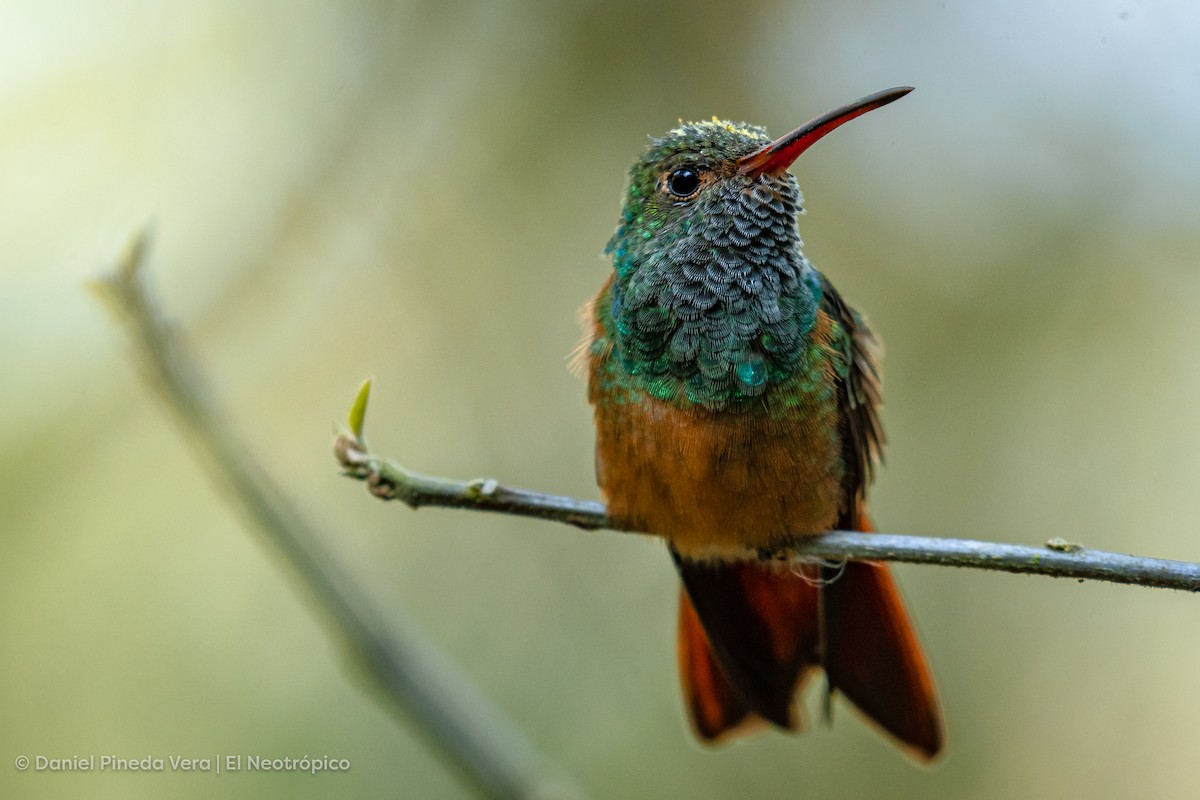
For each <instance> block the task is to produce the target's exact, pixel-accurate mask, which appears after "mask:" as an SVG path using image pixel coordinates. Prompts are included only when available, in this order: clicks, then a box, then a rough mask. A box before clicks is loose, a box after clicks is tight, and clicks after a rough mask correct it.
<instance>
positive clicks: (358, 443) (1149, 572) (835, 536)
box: [333, 381, 1200, 592]
mask: <svg viewBox="0 0 1200 800" xmlns="http://www.w3.org/2000/svg"><path fill="white" fill-rule="evenodd" d="M370 389H371V383H370V381H367V382H365V383H363V385H362V388H361V389H359V393H358V396H357V397H356V398H355V401H354V404H353V405H352V406H351V410H350V419H349V426H348V428H347V429H346V430H344V431H342V432H340V433H338V435H337V436H336V437H335V438H334V443H333V450H334V455H335V456H336V457H337V460H338V462H339V463H340V464H341V465H342V467H343V469H344V473H345V474H346V475H347V476H349V477H351V478H356V479H358V480H363V481H366V483H367V486H368V487H369V489H370V491H371V493H372V494H373V495H375V496H376V497H379V498H381V499H384V500H401V501H403V502H404V503H405V505H407V506H409V507H410V508H413V509H416V508H420V507H421V506H442V507H446V508H461V509H466V510H470V511H492V512H498V513H501V514H515V515H517V516H523V517H535V518H538V519H545V520H551V521H555V522H563V523H566V524H568V525H573V526H575V527H577V528H583V529H585V530H596V529H600V528H609V529H612V530H621V529H620V528H616V527H615V526H614V524H613V522H612V520H610V519H609V518H608V515H607V514H606V513H605V509H604V505H603V504H601V503H597V502H595V501H590V500H577V499H575V498H573V497H562V496H559V495H549V494H543V493H541V492H533V491H530V490H528V489H519V488H514V487H510V486H504V485H502V484H500V483H499V482H498V481H496V480H494V479H491V478H481V479H476V480H472V481H456V480H450V479H446V478H434V477H430V476H428V475H421V474H419V473H416V472H413V471H411V470H409V469H407V468H405V467H403V466H401V465H400V464H399V463H397V462H396V461H393V460H392V459H388V458H383V457H380V456H376V455H373V454H372V453H371V452H370V451H369V450H368V448H367V444H366V437H365V435H364V424H365V421H366V408H367V400H368V398H369V396H370ZM780 557H781V558H788V559H791V560H793V561H795V562H797V563H802V562H804V561H806V560H811V559H814V558H820V559H872V560H875V561H900V562H904V563H907V564H934V565H938V566H944V567H966V568H970V569H982V570H993V571H996V572H1017V573H1026V574H1030V575H1045V576H1047V577H1051V578H1076V579H1079V580H1081V581H1083V580H1094V581H1107V582H1109V583H1124V584H1131V585H1134V586H1146V587H1156V588H1161V589H1180V590H1183V591H1188V592H1197V591H1200V564H1194V563H1190V562H1186V561H1171V560H1167V559H1161V558H1146V557H1144V556H1134V555H1126V554H1123V553H1110V552H1105V551H1103V550H1092V549H1090V548H1085V547H1083V546H1082V545H1079V544H1075V543H1073V542H1068V541H1066V540H1064V539H1062V538H1059V537H1055V538H1053V539H1051V540H1049V541H1048V542H1046V544H1045V545H1044V546H1043V547H1028V546H1023V545H1015V544H1004V543H1000V542H981V541H976V540H972V539H951V538H946V537H930V536H901V535H897V534H889V533H861V532H859V531H831V532H829V533H825V534H821V535H818V536H806V537H802V538H798V539H796V540H795V541H793V542H790V543H788V544H787V545H786V546H785V547H783V548H782V553H781V554H780Z"/></svg>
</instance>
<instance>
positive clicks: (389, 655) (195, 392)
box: [92, 229, 581, 799]
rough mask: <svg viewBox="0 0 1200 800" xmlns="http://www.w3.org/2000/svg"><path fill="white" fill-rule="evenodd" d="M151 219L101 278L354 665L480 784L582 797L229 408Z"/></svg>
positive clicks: (246, 510)
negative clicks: (152, 261)
mask: <svg viewBox="0 0 1200 800" xmlns="http://www.w3.org/2000/svg"><path fill="white" fill-rule="evenodd" d="M149 244H150V237H149V230H148V229H146V230H143V231H142V232H141V233H140V234H139V235H138V236H136V237H135V238H134V240H133V241H132V242H131V243H130V245H129V247H128V248H127V250H126V252H125V254H124V256H123V257H122V258H121V260H120V262H119V264H118V265H117V267H116V269H114V270H113V271H112V272H111V273H110V274H108V275H106V276H104V277H102V278H100V279H99V280H96V281H95V282H94V283H93V284H92V286H93V288H94V289H95V290H96V293H97V295H99V296H100V297H101V298H102V299H103V300H105V301H106V302H107V303H108V304H109V306H110V307H111V309H112V310H113V312H114V314H115V315H116V316H117V317H118V318H119V319H120V320H121V321H122V322H124V323H125V325H126V327H127V329H128V332H129V335H130V337H131V338H132V340H133V342H134V344H135V345H136V351H137V355H138V356H139V360H140V362H141V364H142V366H143V368H144V373H145V376H146V378H147V379H148V381H149V382H150V384H151V385H152V386H153V387H154V388H155V389H157V390H158V393H159V395H160V396H161V398H162V399H163V401H164V403H165V405H166V406H167V408H168V409H169V410H170V411H171V412H172V413H173V414H174V415H175V417H176V419H177V420H178V421H179V422H180V423H181V425H182V426H183V428H184V429H185V431H186V433H187V434H188V439H189V441H190V442H191V444H192V446H193V447H194V448H195V450H196V451H197V452H198V454H199V455H200V456H201V457H202V459H203V460H204V462H205V464H206V466H207V467H208V472H209V475H210V477H211V478H212V479H213V481H214V482H215V483H216V484H218V486H219V487H220V488H222V489H224V490H225V492H226V494H227V496H229V497H231V498H232V499H233V501H234V503H235V505H236V506H237V507H238V509H239V510H240V511H241V512H242V514H243V515H244V516H245V518H246V519H247V520H248V521H249V522H250V523H251V530H253V531H256V532H258V533H259V534H260V535H261V536H262V539H263V544H264V545H265V546H266V547H267V548H268V549H270V550H272V551H274V552H275V553H277V554H279V555H281V556H282V557H283V559H284V563H285V564H286V565H287V567H289V568H290V570H291V573H292V576H293V577H294V578H295V579H296V585H297V586H298V587H299V588H300V589H301V591H302V593H303V594H304V595H305V597H306V599H308V600H309V601H310V603H309V604H310V606H311V607H312V608H313V609H315V611H316V612H317V615H318V616H319V617H320V618H321V620H322V621H323V622H324V623H325V625H326V629H327V630H328V631H329V633H330V634H331V636H332V637H333V638H334V639H335V640H337V641H339V643H340V645H341V646H342V648H343V649H344V651H345V655H346V657H347V659H348V661H349V663H350V667H351V671H352V672H353V673H355V674H356V675H358V676H360V677H362V678H365V679H366V680H367V682H368V683H369V684H371V685H372V686H373V687H374V688H375V689H377V690H378V691H379V693H380V694H381V695H382V696H383V698H384V699H385V700H386V701H387V702H388V705H389V707H390V708H392V709H394V710H400V711H402V712H403V717H404V719H405V720H406V722H408V724H411V725H413V726H414V727H416V728H417V729H418V730H419V731H420V732H421V733H422V734H423V735H424V736H425V737H426V738H427V739H428V740H429V741H430V743H431V744H432V745H433V746H434V748H435V749H436V751H437V752H438V754H439V755H440V756H441V757H442V758H443V759H444V760H445V761H446V762H447V763H448V764H449V765H451V766H452V767H453V768H454V769H455V770H456V771H457V772H458V773H459V774H460V775H461V776H462V777H463V778H464V779H466V780H467V781H468V782H469V783H471V784H473V785H474V786H475V788H476V789H477V790H479V792H480V793H481V794H483V795H485V796H488V797H497V798H539V799H540V798H547V799H548V798H574V797H579V796H581V795H580V793H579V791H578V790H577V789H575V788H574V787H573V786H572V785H571V784H570V783H569V782H568V781H567V780H566V779H565V778H564V777H562V776H561V775H559V774H558V773H557V771H556V769H555V768H554V767H553V766H552V765H551V764H550V763H549V762H548V761H547V760H546V759H545V758H544V757H543V756H542V755H541V754H539V753H538V752H537V751H536V750H535V748H534V747H533V745H532V744H531V743H530V742H529V741H528V740H527V739H526V738H525V736H524V735H523V734H522V733H521V732H520V731H519V730H518V729H517V728H516V727H515V726H514V725H513V724H512V723H511V722H510V721H509V720H508V719H507V718H505V716H504V715H503V713H502V712H501V711H500V710H499V709H497V708H496V707H495V706H494V705H493V704H492V703H491V702H490V701H489V700H488V699H487V698H485V697H484V696H483V695H482V694H481V693H480V692H479V691H478V690H477V689H476V688H475V687H474V686H473V685H472V684H471V683H470V682H469V681H468V680H467V679H466V677H465V676H464V675H462V674H461V673H460V672H459V671H458V669H457V667H455V665H454V664H453V663H452V661H451V660H450V659H449V658H448V657H447V656H446V655H444V654H443V653H442V652H440V650H439V649H438V648H437V646H436V645H435V644H434V643H433V642H432V641H430V640H429V639H428V638H427V637H426V636H425V635H424V634H423V633H422V632H421V631H420V630H419V629H418V628H417V627H416V626H415V625H414V624H413V623H411V622H406V621H405V620H404V618H403V614H402V613H401V612H400V611H399V610H398V609H395V608H392V609H389V610H388V611H387V613H386V614H381V613H380V612H379V610H378V609H377V608H376V607H375V605H374V604H373V603H372V602H371V600H370V599H369V598H367V597H366V596H364V595H363V594H362V593H361V592H360V591H359V590H358V588H357V582H356V580H355V578H354V576H353V575H351V574H348V573H346V572H344V571H343V570H342V569H341V568H340V567H339V565H338V564H337V563H335V560H334V559H333V557H332V555H331V554H330V553H329V552H327V551H326V549H325V547H324V545H323V544H322V542H324V541H329V540H331V538H332V536H333V534H332V533H331V532H329V531H325V530H319V529H318V528H316V527H315V526H314V525H313V524H311V523H310V522H309V521H308V520H307V519H306V517H305V516H304V515H303V513H302V512H301V511H300V510H299V507H298V505H299V504H298V503H297V502H296V499H295V498H292V497H288V496H287V495H286V494H284V492H283V491H282V490H280V489H279V487H278V486H276V484H275V483H274V482H273V481H272V480H271V478H270V476H269V475H267V474H266V473H265V472H264V471H263V470H262V468H261V467H259V465H258V464H257V462H256V461H255V459H254V458H253V457H252V456H251V455H250V453H249V451H248V450H247V448H246V447H245V446H244V445H243V443H242V442H241V441H240V440H239V438H238V436H237V435H236V434H235V433H234V431H233V429H232V427H231V426H230V424H229V422H228V421H227V420H226V419H225V418H224V417H223V415H222V414H221V412H220V411H219V409H218V405H217V402H216V400H215V399H214V397H213V395H212V392H211V390H210V389H209V387H208V386H207V385H206V383H205V381H204V378H203V377H202V375H201V373H200V371H199V368H198V367H197V365H196V364H195V363H194V361H193V360H192V359H191V358H190V357H189V356H188V354H187V352H186V350H185V348H184V346H183V344H182V342H181V341H180V338H179V336H178V335H177V333H176V332H175V331H174V330H173V329H172V327H171V326H170V324H169V323H168V322H167V321H166V320H165V319H164V318H163V317H162V316H161V315H160V313H159V311H158V308H157V306H156V305H155V303H154V300H153V297H152V296H151V293H150V291H149V289H148V288H147V285H146V282H145V274H144V273H145V266H144V265H145V262H146V259H147V256H148V250H149Z"/></svg>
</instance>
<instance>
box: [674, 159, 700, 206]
mask: <svg viewBox="0 0 1200 800" xmlns="http://www.w3.org/2000/svg"><path fill="white" fill-rule="evenodd" d="M665 183H666V187H667V191H668V192H670V193H671V194H672V195H673V196H675V197H677V198H679V199H681V200H686V199H688V198H689V197H691V196H692V195H694V194H695V193H696V192H698V191H700V173H698V172H696V170H694V169H692V168H691V167H680V168H679V169H677V170H673V171H672V172H671V173H670V174H669V175H667V179H666V181H665Z"/></svg>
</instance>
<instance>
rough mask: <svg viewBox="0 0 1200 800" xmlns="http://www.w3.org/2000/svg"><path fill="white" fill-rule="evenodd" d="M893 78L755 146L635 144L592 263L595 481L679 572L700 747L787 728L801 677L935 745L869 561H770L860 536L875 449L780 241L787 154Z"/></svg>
mask: <svg viewBox="0 0 1200 800" xmlns="http://www.w3.org/2000/svg"><path fill="white" fill-rule="evenodd" d="M909 91H911V89H909V88H906V87H905V88H897V89H890V90H887V91H883V92H879V93H877V94H873V95H870V96H868V97H864V98H862V99H861V100H857V101H855V102H853V103H851V104H849V105H847V106H843V107H842V108H839V109H837V110H835V111H832V112H830V113H828V114H825V115H824V116H821V117H818V118H817V119H814V120H813V121H811V122H809V123H807V124H805V125H802V126H800V127H799V128H797V129H796V130H794V131H792V132H791V133H789V134H787V135H786V136H783V137H781V138H779V139H775V140H774V141H772V140H771V139H770V138H769V137H768V136H767V134H766V132H765V131H764V130H763V129H762V128H759V127H755V126H750V125H745V124H740V123H730V122H723V121H719V120H717V119H715V118H714V119H713V120H712V121H711V122H697V123H689V124H684V125H681V126H680V127H678V128H675V129H674V130H672V131H670V132H669V133H667V134H666V135H665V136H663V137H662V138H659V139H653V140H652V141H651V144H650V146H649V148H648V149H647V150H646V152H645V153H644V154H643V155H642V156H641V157H640V158H639V159H638V160H637V161H636V162H635V163H634V165H633V167H632V168H631V169H630V172H629V185H628V189H627V191H626V194H625V198H624V206H623V209H622V213H621V218H620V222H619V225H618V227H617V230H616V233H614V234H613V236H612V239H611V240H610V241H609V243H608V247H607V248H606V251H605V252H606V253H607V254H608V255H610V256H611V258H612V266H613V274H612V275H611V276H610V278H609V280H608V282H607V283H606V284H605V285H604V288H603V289H601V290H600V293H599V294H597V295H596V297H595V298H593V300H592V301H591V302H590V303H589V305H588V306H587V307H586V309H585V314H586V322H585V325H586V328H587V331H586V336H585V341H584V343H583V345H582V346H581V348H580V350H579V361H578V365H579V367H580V368H581V369H582V370H583V371H584V372H585V373H586V374H587V376H588V397H589V400H590V402H591V404H592V405H593V407H594V412H595V422H596V474H597V481H598V482H599V485H600V489H601V492H602V494H603V496H604V499H605V502H606V503H607V505H608V513H609V515H610V516H611V517H612V519H613V520H614V521H615V522H616V523H617V525H618V526H619V527H622V528H626V529H629V530H638V531H644V532H646V533H652V534H656V535H659V536H662V537H664V538H665V539H666V540H667V543H668V546H669V549H670V552H671V555H672V557H673V558H674V561H675V565H676V567H677V568H678V571H679V575H680V577H681V578H682V581H683V586H682V589H681V592H680V598H679V638H678V660H679V670H680V677H681V680H682V683H683V693H684V701H685V705H686V707H687V711H688V715H689V717H690V719H691V722H692V727H693V729H694V731H695V733H696V735H697V736H698V737H699V738H700V740H701V741H704V742H717V741H719V740H722V739H724V738H726V737H728V736H730V735H733V734H737V733H742V732H746V731H748V730H753V729H754V728H756V727H761V726H762V725H763V724H764V723H770V724H771V725H775V726H777V727H779V728H783V729H798V728H799V727H801V724H802V720H801V715H800V712H799V710H798V708H797V702H796V697H797V693H798V691H799V690H800V689H801V687H803V686H804V684H805V682H806V681H807V679H808V678H809V677H811V676H812V675H813V674H814V673H815V672H817V671H818V670H821V671H823V672H824V675H825V679H826V687H827V690H826V691H827V693H826V695H825V697H826V701H827V702H828V699H829V698H830V697H831V696H832V695H834V694H841V695H843V696H845V697H846V698H847V699H848V700H849V701H850V702H851V703H852V704H853V705H854V706H856V707H857V708H858V709H859V710H860V711H862V712H863V713H864V714H865V715H866V717H867V718H868V719H870V720H872V721H873V722H874V723H875V724H877V725H878V726H879V727H880V728H881V729H882V730H883V731H885V732H886V733H887V734H889V735H891V736H892V737H894V739H895V740H896V741H897V742H898V743H899V744H900V745H901V746H902V747H904V748H905V749H906V750H907V751H908V752H910V753H911V754H913V755H915V756H916V757H918V758H921V759H931V758H933V757H935V756H936V755H937V754H938V753H939V752H940V751H941V748H942V739H943V736H942V721H941V711H940V709H939V706H938V700H937V696H936V693H935V690H934V687H933V680H932V677H931V674H930V670H929V667H928V665H927V663H926V659H925V656H924V654H923V653H922V651H921V647H920V644H919V643H918V641H917V638H916V635H915V633H914V631H913V628H912V624H911V622H910V621H909V618H908V614H907V612H906V611H905V608H904V602H903V600H902V599H901V597H900V594H899V591H898V589H897V587H896V584H895V583H894V581H893V579H892V577H891V573H890V572H889V571H888V569H887V567H886V566H884V565H883V564H880V563H871V562H854V561H852V562H849V563H846V564H844V565H840V566H831V565H828V564H811V565H810V564H804V563H800V564H791V563H789V562H788V561H786V560H785V559H780V558H778V557H777V556H779V555H780V554H783V553H786V546H787V543H788V542H789V541H792V540H794V539H795V538H796V537H801V536H804V535H806V534H807V535H811V534H817V533H821V532H824V531H828V530H833V529H843V530H857V531H870V530H871V523H870V521H869V519H868V516H867V508H866V490H867V486H868V484H869V483H870V481H871V478H872V473H873V472H874V470H875V467H876V465H877V463H878V461H879V459H880V456H881V449H882V447H883V444H884V434H883V429H882V428H881V426H880V421H879V411H880V405H881V396H880V373H879V368H880V366H879V358H880V354H879V353H880V348H879V344H878V341H877V340H876V338H875V336H874V335H873V334H872V333H871V330H870V328H868V327H867V323H866V321H865V320H864V319H863V317H862V316H861V315H860V314H859V313H858V312H857V311H855V310H854V309H853V308H851V307H850V306H849V305H848V304H847V303H846V302H845V301H844V300H843V299H842V298H841V296H840V295H839V294H838V292H837V291H836V290H835V289H834V288H833V285H832V284H831V283H830V282H829V280H828V279H827V278H826V277H825V276H824V275H822V274H821V273H820V272H818V271H817V270H816V268H815V267H813V265H812V264H811V263H809V261H808V260H807V259H806V258H805V257H804V255H803V253H802V252H801V242H800V235H799V233H798V231H797V227H796V216H797V214H799V213H801V211H802V210H803V209H802V205H801V202H802V201H801V196H800V190H799V188H798V187H797V185H796V180H795V178H794V177H792V175H791V174H790V173H789V172H788V168H789V167H790V166H791V164H792V162H793V161H795V160H796V158H797V157H798V156H799V155H800V154H801V153H803V152H804V151H805V150H807V149H808V148H809V147H810V146H811V145H812V144H813V143H814V142H816V141H817V140H818V139H820V138H821V137H823V136H824V135H825V134H826V133H829V132H830V131H832V130H833V129H835V128H837V127H838V126H840V125H842V124H843V123H845V122H848V121H849V120H851V119H854V118H855V117H858V116H859V115H861V114H865V113H867V112H868V111H871V110H873V109H876V108H879V107H880V106H883V105H886V104H888V103H891V102H892V101H894V100H897V99H899V98H900V97H903V96H904V95H905V94H907V93H908V92H909ZM826 709H828V705H826Z"/></svg>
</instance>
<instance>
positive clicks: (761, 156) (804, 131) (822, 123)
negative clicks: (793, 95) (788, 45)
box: [738, 86, 913, 176]
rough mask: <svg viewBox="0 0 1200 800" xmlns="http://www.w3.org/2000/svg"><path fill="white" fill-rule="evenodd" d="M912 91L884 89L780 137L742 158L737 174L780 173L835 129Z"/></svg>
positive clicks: (899, 87)
mask: <svg viewBox="0 0 1200 800" xmlns="http://www.w3.org/2000/svg"><path fill="white" fill-rule="evenodd" d="M912 90H913V87H911V86H897V87H896V88H895V89H885V90H884V91H882V92H876V93H875V94H869V95H867V96H866V97H862V98H859V99H858V100H855V101H854V102H853V103H850V104H849V105H844V106H842V107H841V108H835V109H834V110H833V111H830V112H829V113H828V114H822V115H821V116H819V117H817V118H816V119H814V120H810V121H809V122H806V123H804V124H803V125H801V126H800V127H799V128H796V130H794V131H792V132H791V133H789V134H787V135H785V136H780V137H779V138H778V139H776V140H775V141H773V142H771V143H770V144H768V145H766V146H764V147H763V148H761V149H759V150H755V151H754V152H753V153H751V154H750V155H748V156H742V158H740V159H739V160H738V173H739V174H741V175H751V176H753V175H764V174H766V173H769V172H781V171H783V170H785V169H787V168H788V167H790V166H791V165H792V162H793V161H795V160H796V159H797V158H799V157H800V154H801V153H803V152H804V151H805V150H807V149H808V148H810V147H812V146H813V145H814V144H816V143H817V141H818V140H819V139H821V137H823V136H824V135H825V134H827V133H829V132H830V131H832V130H833V129H835V128H840V127H841V126H842V125H845V124H846V123H847V122H849V121H850V120H852V119H854V118H855V117H861V116H862V115H863V114H865V113H867V112H868V111H874V110H875V109H877V108H879V107H880V106H886V105H887V104H888V103H891V102H892V101H894V100H899V99H900V98H901V97H904V95H906V94H908V93H909V92H911V91H912Z"/></svg>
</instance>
